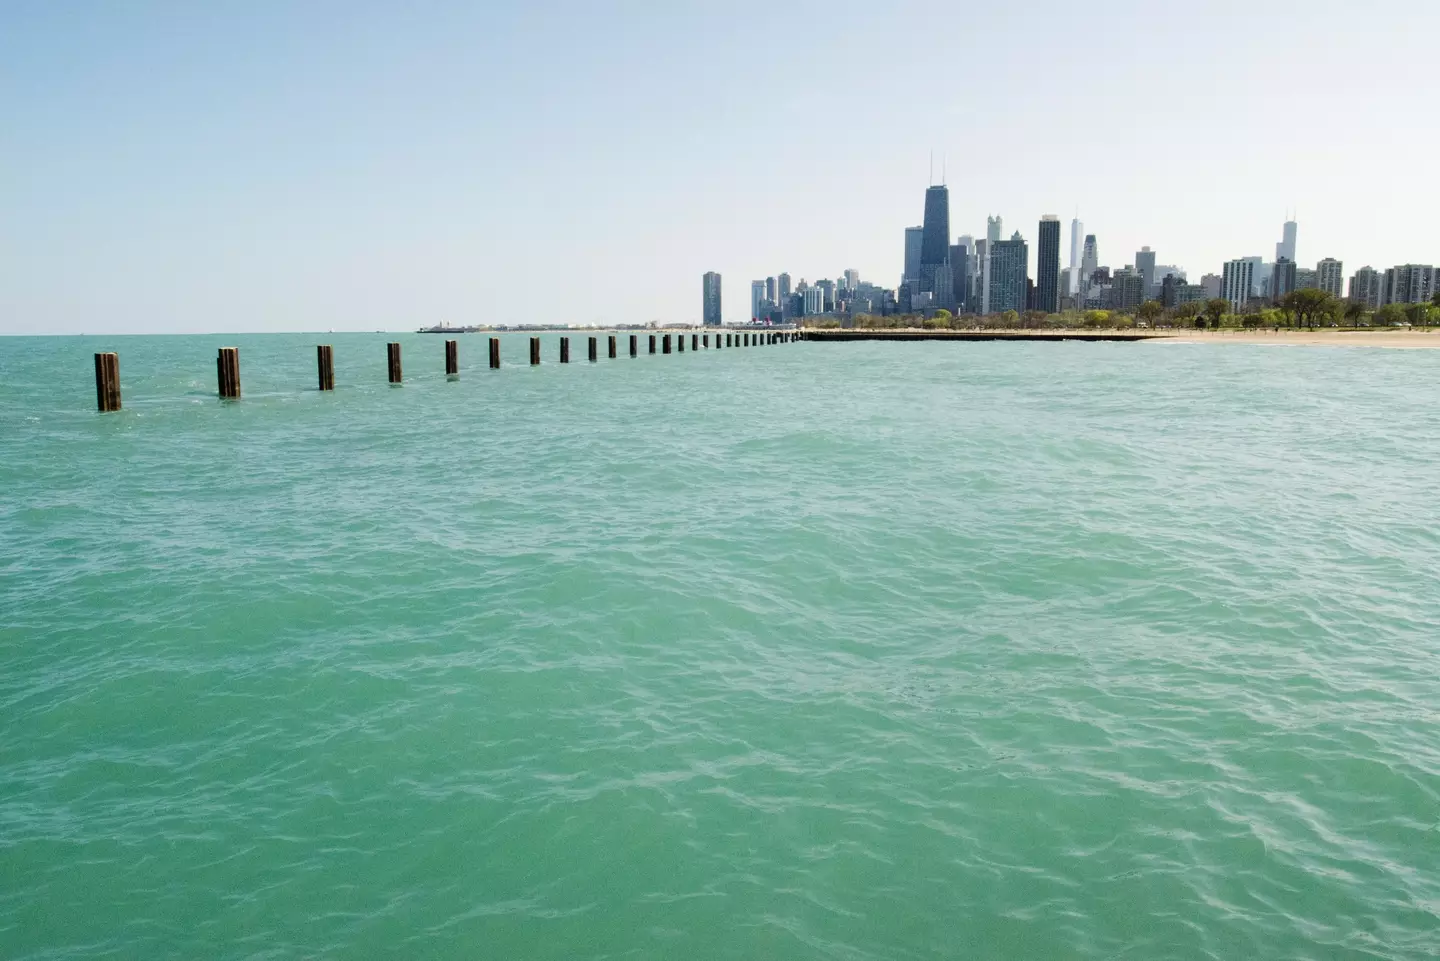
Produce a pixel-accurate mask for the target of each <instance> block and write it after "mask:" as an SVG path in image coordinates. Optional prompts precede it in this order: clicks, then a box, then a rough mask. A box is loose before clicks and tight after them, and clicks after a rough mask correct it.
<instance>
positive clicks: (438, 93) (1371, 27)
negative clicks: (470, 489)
mask: <svg viewBox="0 0 1440 961" xmlns="http://www.w3.org/2000/svg"><path fill="white" fill-rule="evenodd" d="M1222 6H1224V5H1222V4H1216V3H1194V4H1186V5H1174V6H1170V7H1161V8H1156V7H1154V6H1153V5H1144V6H1142V5H1139V4H1138V3H1129V2H1123V3H1122V2H1112V3H1102V4H1101V5H1100V6H1099V7H1095V6H1092V7H1087V8H1079V7H1076V6H1074V5H1073V4H1063V3H1059V2H1048V0H1041V3H1040V5H1039V6H1038V7H1031V8H1026V9H1024V10H1019V9H1000V8H980V9H971V8H958V7H956V6H955V5H953V4H944V3H940V2H938V0H936V2H915V3H906V4H902V5H900V7H897V8H893V9H892V8H882V7H879V6H873V7H866V8H863V9H862V8H856V9H854V10H850V11H847V13H846V15H845V16H839V17H836V18H834V23H833V24H831V25H830V27H829V28H827V30H826V31H825V32H824V36H823V42H821V43H813V44H812V43H803V44H802V43H796V42H795V38H796V37H800V36H808V35H810V34H811V33H813V31H814V28H815V24H816V22H817V21H816V11H815V9H813V8H811V7H810V6H809V5H802V4H786V3H781V4H773V5H767V6H765V7H764V8H759V7H756V8H755V9H749V8H748V7H747V6H746V4H744V3H741V4H738V5H727V6H725V7H724V8H716V7H713V6H712V7H707V8H701V7H694V8H691V7H688V6H686V5H673V6H672V7H666V8H664V9H662V10H658V11H651V12H649V13H647V14H646V15H641V14H640V13H639V12H638V11H628V12H627V11H623V10H622V11H606V10H600V9H594V8H590V7H585V6H581V5H567V6H565V7H564V8H563V9H562V8H560V7H558V6H557V7H555V8H553V9H551V8H550V7H547V6H546V5H534V6H526V7H519V6H515V7H502V8H484V9H482V8H474V7H461V6H453V7H445V8H433V9H429V10H427V11H426V13H425V15H424V16H415V15H414V14H413V13H410V12H404V11H400V10H398V9H395V8H390V7H386V6H384V5H381V4H375V3H369V2H363V0H362V2H360V3H357V4H354V5H350V6H348V7H347V8H346V10H345V15H344V16H343V17H337V16H335V15H334V13H333V11H331V10H330V9H329V8H327V7H326V6H325V5H323V4H322V5H319V6H306V5H291V4H280V3H274V2H266V0H257V2H255V3H253V4H246V5H240V6H221V7H213V6H208V5H206V6H186V5H179V6H176V5H161V4H158V3H146V2H143V0H141V2H137V3H133V4H123V5H108V4H102V5H82V4H78V3H75V2H70V0H56V2H54V3H45V4H39V3H29V4H25V3H22V4H15V5H12V6H11V8H10V9H7V11H6V29H5V30H4V31H0V62H4V63H5V64H6V75H7V79H8V82H7V83H6V84H4V85H0V109H3V110H4V111H5V114H6V117H7V122H6V124H5V125H4V129H3V132H0V137H3V138H4V139H3V143H4V146H5V151H4V153H3V156H4V158H5V159H4V167H5V172H6V176H5V177H3V178H0V199H3V201H4V203H5V208H6V217H4V218H0V333H77V332H90V333H98V332H120V331H125V332H147V331H153V332H170V331H174V332H184V331H202V330H215V331H242V330H254V331H263V330H316V329H336V330H347V329H348V330H374V329H380V328H386V329H410V328H413V327H415V326H419V325H421V324H427V323H437V322H459V323H471V322H486V321H494V322H502V323H503V322H516V321H524V320H525V319H526V318H529V317H533V316H534V315H536V314H537V313H543V314H545V315H547V316H556V315H560V316H563V317H564V318H565V319H566V320H570V321H574V322H577V323H606V322H648V321H652V320H661V321H672V320H698V319H699V314H698V309H697V305H696V300H697V297H696V291H695V288H696V286H697V280H696V279H697V278H698V277H700V276H701V275H702V274H703V273H704V272H705V271H708V270H713V271H716V272H718V273H720V274H722V275H723V276H725V277H727V278H732V281H731V291H730V296H729V297H725V298H723V311H724V317H725V319H726V320H727V321H729V322H738V321H741V320H743V319H744V316H745V314H746V312H747V310H748V304H747V300H748V298H746V297H745V296H744V287H743V286H740V287H736V286H735V284H737V283H739V284H742V285H743V284H745V283H747V282H748V281H750V280H752V279H755V278H764V277H769V276H772V275H774V274H775V272H776V271H777V270H778V269H780V267H782V266H783V267H785V269H787V270H788V271H789V272H790V273H791V275H792V276H794V277H795V278H797V279H798V278H799V277H802V276H803V277H807V278H809V279H811V280H812V281H813V280H814V279H815V278H818V277H826V278H831V279H834V278H836V277H838V276H839V274H838V272H839V271H840V270H843V269H845V268H847V267H851V268H856V269H858V270H859V271H860V272H861V274H862V276H863V277H865V278H867V279H870V280H873V281H875V282H877V283H882V284H884V285H885V286H886V287H893V286H894V285H895V283H896V282H897V280H898V278H899V276H900V274H901V271H902V269H903V264H902V251H901V250H900V249H899V244H897V243H896V240H895V238H896V236H897V231H898V230H900V229H903V227H905V226H908V225H917V224H920V223H921V220H922V216H923V208H922V207H921V206H919V205H918V204H917V203H916V201H915V199H914V197H915V193H914V188H915V185H916V184H921V185H924V184H925V183H926V181H927V179H928V176H927V166H928V163H929V157H930V155H931V152H932V151H933V152H934V155H935V156H936V158H937V160H938V159H939V158H940V157H941V156H944V157H946V158H947V164H946V173H947V176H946V177H945V179H946V181H947V184H948V186H949V193H950V211H949V219H950V225H949V226H950V236H949V238H948V239H949V240H950V241H951V242H953V241H954V239H955V237H956V235H958V234H972V235H974V236H976V237H977V238H978V237H981V236H983V230H984V225H985V219H984V218H985V216H986V215H987V214H994V213H997V212H999V213H1002V214H1003V215H1004V217H1005V219H1006V222H1007V224H1009V225H1011V230H1009V231H1007V232H1006V233H1005V235H1004V236H1005V237H1008V236H1010V234H1011V233H1012V232H1013V231H1014V229H1015V228H1016V226H1018V228H1019V230H1020V231H1021V232H1022V234H1023V235H1024V236H1025V237H1026V239H1027V240H1028V241H1029V242H1030V243H1031V246H1032V247H1034V245H1035V243H1036V241H1037V237H1036V235H1035V225H1036V224H1037V223H1038V222H1039V219H1040V217H1041V216H1043V215H1044V214H1047V213H1055V214H1058V215H1060V216H1062V217H1063V218H1064V219H1065V220H1069V219H1070V218H1071V217H1072V216H1073V217H1078V219H1080V220H1081V221H1082V222H1083V224H1084V230H1085V231H1086V232H1087V233H1091V234H1095V235H1097V236H1098V237H1099V238H1100V243H1101V251H1102V261H1103V262H1106V263H1109V264H1110V265H1111V266H1121V265H1123V264H1124V263H1125V262H1126V261H1127V260H1128V259H1129V258H1128V256H1121V255H1120V254H1119V252H1120V251H1125V252H1127V254H1128V253H1129V252H1133V251H1137V250H1139V249H1140V248H1141V247H1142V246H1145V245H1147V244H1148V245H1150V246H1152V247H1153V248H1154V249H1155V250H1157V251H1158V252H1159V256H1160V259H1161V260H1163V261H1164V262H1165V263H1167V264H1177V265H1179V266H1182V267H1184V268H1186V269H1187V270H1188V271H1189V272H1190V274H1191V275H1192V276H1195V275H1199V274H1202V273H1210V272H1218V271H1219V269H1220V267H1221V265H1222V264H1223V263H1224V262H1226V261H1227V260H1231V259H1234V258H1236V257H1241V256H1259V257H1262V258H1263V259H1265V260H1270V259H1271V258H1272V256H1273V251H1274V246H1275V244H1276V242H1277V241H1278V240H1280V239H1281V238H1280V237H1279V236H1278V234H1277V229H1276V226H1277V224H1279V223H1283V220H1284V219H1285V216H1286V214H1287V213H1288V212H1290V211H1294V212H1296V213H1297V214H1298V216H1297V217H1296V219H1297V220H1299V222H1300V223H1301V226H1302V228H1303V229H1302V231H1301V235H1300V239H1299V257H1298V261H1299V262H1300V263H1302V264H1306V265H1307V266H1314V265H1315V264H1316V263H1317V262H1318V260H1319V258H1321V257H1326V256H1328V257H1334V258H1336V259H1338V260H1341V261H1343V262H1344V263H1345V264H1346V265H1347V271H1348V270H1350V269H1351V267H1352V265H1364V264H1371V265H1373V266H1375V267H1376V268H1378V269H1384V268H1385V267H1388V266H1390V265H1395V264H1404V263H1407V262H1411V261H1414V260H1422V261H1425V262H1434V261H1435V260H1440V254H1431V253H1429V252H1428V251H1427V247H1428V246H1429V245H1430V243H1431V242H1430V240H1429V233H1430V226H1429V225H1430V224H1431V223H1432V222H1433V221H1434V219H1435V214H1436V213H1437V209H1436V205H1437V203H1440V201H1436V200H1435V198H1434V193H1433V191H1429V190H1427V189H1424V187H1425V185H1426V184H1428V183H1429V182H1431V180H1432V179H1433V178H1432V176H1431V172H1430V169H1429V168H1430V165H1429V162H1428V161H1429V157H1430V156H1432V155H1433V152H1434V148H1435V147H1436V146H1437V141H1440V134H1437V132H1436V131H1435V130H1434V128H1433V125H1428V124H1415V123H1414V121H1413V116H1412V111H1411V109H1410V108H1409V107H1408V103H1409V100H1408V99H1407V98H1405V97H1399V96H1396V95H1395V94H1396V91H1403V90H1423V89H1427V88H1428V87H1427V81H1428V79H1429V76H1428V73H1429V67H1428V64H1429V62H1430V61H1431V59H1433V57H1432V56H1431V51H1430V49H1429V43H1430V39H1431V38H1433V37H1434V36H1435V35H1436V34H1437V32H1440V9H1437V7H1436V5H1435V4H1433V3H1421V2H1419V0H1415V2H1404V3H1400V2H1386V0H1380V2H1379V3H1378V9H1374V10H1372V11H1370V12H1369V13H1368V14H1367V16H1365V17H1359V18H1356V17H1350V16H1348V15H1347V16H1345V17H1341V16H1339V14H1340V13H1342V12H1345V11H1346V10H1347V8H1343V7H1341V6H1340V5H1339V4H1338V3H1327V2H1325V0H1321V2H1318V3H1310V4H1306V5H1305V6H1304V7H1303V8H1302V7H1300V6H1298V5H1295V4H1286V3H1280V4H1273V5H1262V6H1260V7H1253V8H1246V11H1245V17H1244V29H1243V30H1237V29H1236V20H1235V18H1234V17H1233V16H1230V15H1228V14H1227V13H1226V12H1225V11H1224V10H1222V9H1221V7H1222ZM761 9H763V11H764V14H765V20H766V29H765V30H763V31H756V30H755V29H754V16H755V14H756V13H757V12H758V11H759V10H761ZM1302 9H1303V13H1304V15H1303V16H1302V15H1300V12H1301V11H1302ZM1036 22H1041V23H1044V24H1046V27H1047V29H1046V31H1044V32H1042V33H1041V34H1039V35H1037V34H1036V32H1035V30H1034V24H1035V23H1036ZM917 23H924V24H925V29H926V33H927V34H932V35H936V36H941V35H945V36H951V37H957V38H958V37H964V38H966V42H965V53H964V57H963V62H962V63H961V64H960V65H959V68H960V69H961V70H962V72H963V74H964V75H965V76H968V77H971V78H973V80H974V82H972V83H966V84H955V85H950V86H948V87H947V86H946V85H938V84H934V83H933V82H932V81H933V72H934V70H935V64H934V61H933V59H931V58H925V57H915V58H909V57H898V56H895V55H894V54H893V52H891V51H897V50H903V49H907V48H908V47H909V46H910V45H912V44H913V42H914V30H915V25H916V24H917ZM1180 37H1183V38H1184V39H1185V48H1184V49H1185V54H1186V56H1185V62H1184V66H1183V68H1182V67H1180V66H1179V65H1177V62H1176V57H1175V53H1176V50H1175V42H1176V40H1177V38H1180ZM1282 37H1283V39H1284V42H1283V43H1281V42H1277V38H1282ZM1021 49H1024V50H1028V51H1031V52H1032V54H1033V56H1031V57H1030V58H1028V59H1027V60H1026V61H1025V62H1024V63H1021V62H1019V61H1017V60H1016V59H1015V52H1016V51H1017V50H1021ZM537 51H544V53H545V57H544V61H545V64H546V66H545V68H544V69H540V68H539V67H537V59H536V53H537ZM1337 65H1343V66H1344V68H1345V77H1346V79H1345V83H1344V84H1342V85H1339V86H1338V87H1337V86H1335V85H1334V82H1333V78H1334V75H1335V71H1336V67H1337ZM657 77H663V78H664V81H663V82H657V80H656V78H657ZM999 77H1003V78H1004V82H1003V83H998V82H997V83H988V84H984V85H983V86H984V88H985V91H986V92H985V93H984V95H983V96H979V95H976V94H975V93H974V91H975V90H976V89H978V88H979V86H980V81H981V80H982V79H983V78H999ZM1077 77H1084V78H1085V82H1084V83H1075V82H1073V78H1077ZM1269 89H1287V90H1297V91H1300V90H1322V89H1323V90H1326V91H1330V94H1327V100H1326V103H1327V105H1328V106H1329V107H1330V108H1331V109H1332V110H1333V111H1334V112H1335V115H1336V116H1364V117H1365V118H1366V123H1365V135H1364V136H1363V137H1356V138H1336V137H1334V136H1331V135H1328V134H1326V133H1324V132H1323V131H1322V129H1321V127H1320V126H1319V125H1315V124H1310V125H1307V124H1304V123H1301V122H1299V121H1296V122H1294V123H1278V122H1276V121H1275V118H1274V117H1273V116H1271V114H1270V112H1267V111H1258V110H1257V111H1248V112H1246V111H1235V110H1234V109H1233V104H1235V103H1237V102H1242V101H1244V102H1248V101H1249V100H1250V99H1252V98H1253V97H1254V96H1256V92H1257V91H1263V90H1269ZM917 90H926V91H930V93H929V94H928V95H927V96H925V97H917V96H915V91H917ZM1137 90H1141V91H1144V97H1143V98H1142V102H1140V103H1136V104H1135V105H1134V107H1133V109H1130V111H1129V112H1128V113H1127V115H1126V117H1125V121H1124V123H1113V122H1104V123H1102V122H1100V118H1102V117H1113V116H1114V112H1115V110H1116V109H1118V107H1117V105H1120V104H1129V103H1133V102H1134V93H1135V91H1137ZM870 116H874V117H884V118H885V123H884V124H883V125H876V124H873V123H870V124H863V123H862V124H857V123H856V122H855V120H854V119H853V118H860V117H870ZM1042 121H1043V122H1042ZM837 124H839V125H840V128H839V130H838V135H839V137H840V139H839V140H838V141H837V126H836V125H837ZM837 143H844V144H846V148H845V149H836V145H837ZM1241 145H1243V149H1242V147H1241ZM1061 154H1063V155H1065V156H1067V157H1069V158H1070V160H1069V162H1063V163H1062V162H1058V157H1059V156H1060V155H1061ZM937 166H938V164H937ZM1417 186H1418V189H1417ZM897 216H898V217H900V218H902V219H898V220H897ZM1062 233H1063V229H1062ZM557 242H564V243H565V244H566V246H567V251H568V253H569V256H567V258H565V265H566V266H565V269H563V270H558V269H557V268H556V261H555V260H554V258H553V256H549V255H548V254H547V252H548V251H549V250H551V249H553V247H554V245H555V244H556V243H557ZM1033 253H1034V251H1033V250H1032V256H1033ZM1067 254H1068V251H1067V252H1066V253H1065V254H1062V264H1068V256H1067Z"/></svg>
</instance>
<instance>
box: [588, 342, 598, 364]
mask: <svg viewBox="0 0 1440 961" xmlns="http://www.w3.org/2000/svg"><path fill="white" fill-rule="evenodd" d="M599 359H600V338H599V337H591V338H590V363H592V364H593V363H595V361H597V360H599Z"/></svg>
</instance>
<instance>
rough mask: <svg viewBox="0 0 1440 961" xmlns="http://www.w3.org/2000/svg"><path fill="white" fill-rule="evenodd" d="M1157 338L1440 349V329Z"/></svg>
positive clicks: (1194, 333) (1197, 333) (1167, 334)
mask: <svg viewBox="0 0 1440 961" xmlns="http://www.w3.org/2000/svg"><path fill="white" fill-rule="evenodd" d="M1156 333H1158V334H1160V336H1159V337H1156V338H1154V339H1153V340H1150V341H1148V343H1165V342H1169V343H1172V344H1173V343H1184V344H1269V345H1272V346H1273V345H1277V344H1280V345H1287V346H1292V347H1391V348H1400V349H1425V348H1434V347H1440V329H1434V330H1413V329H1409V328H1404V327H1391V328H1388V329H1381V330H1280V331H1274V330H1188V331H1164V330H1161V331H1156Z"/></svg>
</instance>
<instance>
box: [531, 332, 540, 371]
mask: <svg viewBox="0 0 1440 961" xmlns="http://www.w3.org/2000/svg"><path fill="white" fill-rule="evenodd" d="M539 363H540V338H539V337H531V338H530V366H531V367H534V366H536V365H538V364H539Z"/></svg>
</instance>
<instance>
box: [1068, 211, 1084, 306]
mask: <svg viewBox="0 0 1440 961" xmlns="http://www.w3.org/2000/svg"><path fill="white" fill-rule="evenodd" d="M1084 235H1085V225H1084V224H1082V223H1081V222H1080V218H1079V217H1076V218H1075V219H1074V220H1072V221H1070V276H1069V278H1068V283H1067V284H1066V287H1065V290H1066V293H1068V294H1070V295H1071V296H1074V295H1075V294H1078V293H1079V292H1080V246H1081V244H1082V243H1083V242H1084V241H1083V240H1082V238H1083V237H1084Z"/></svg>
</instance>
